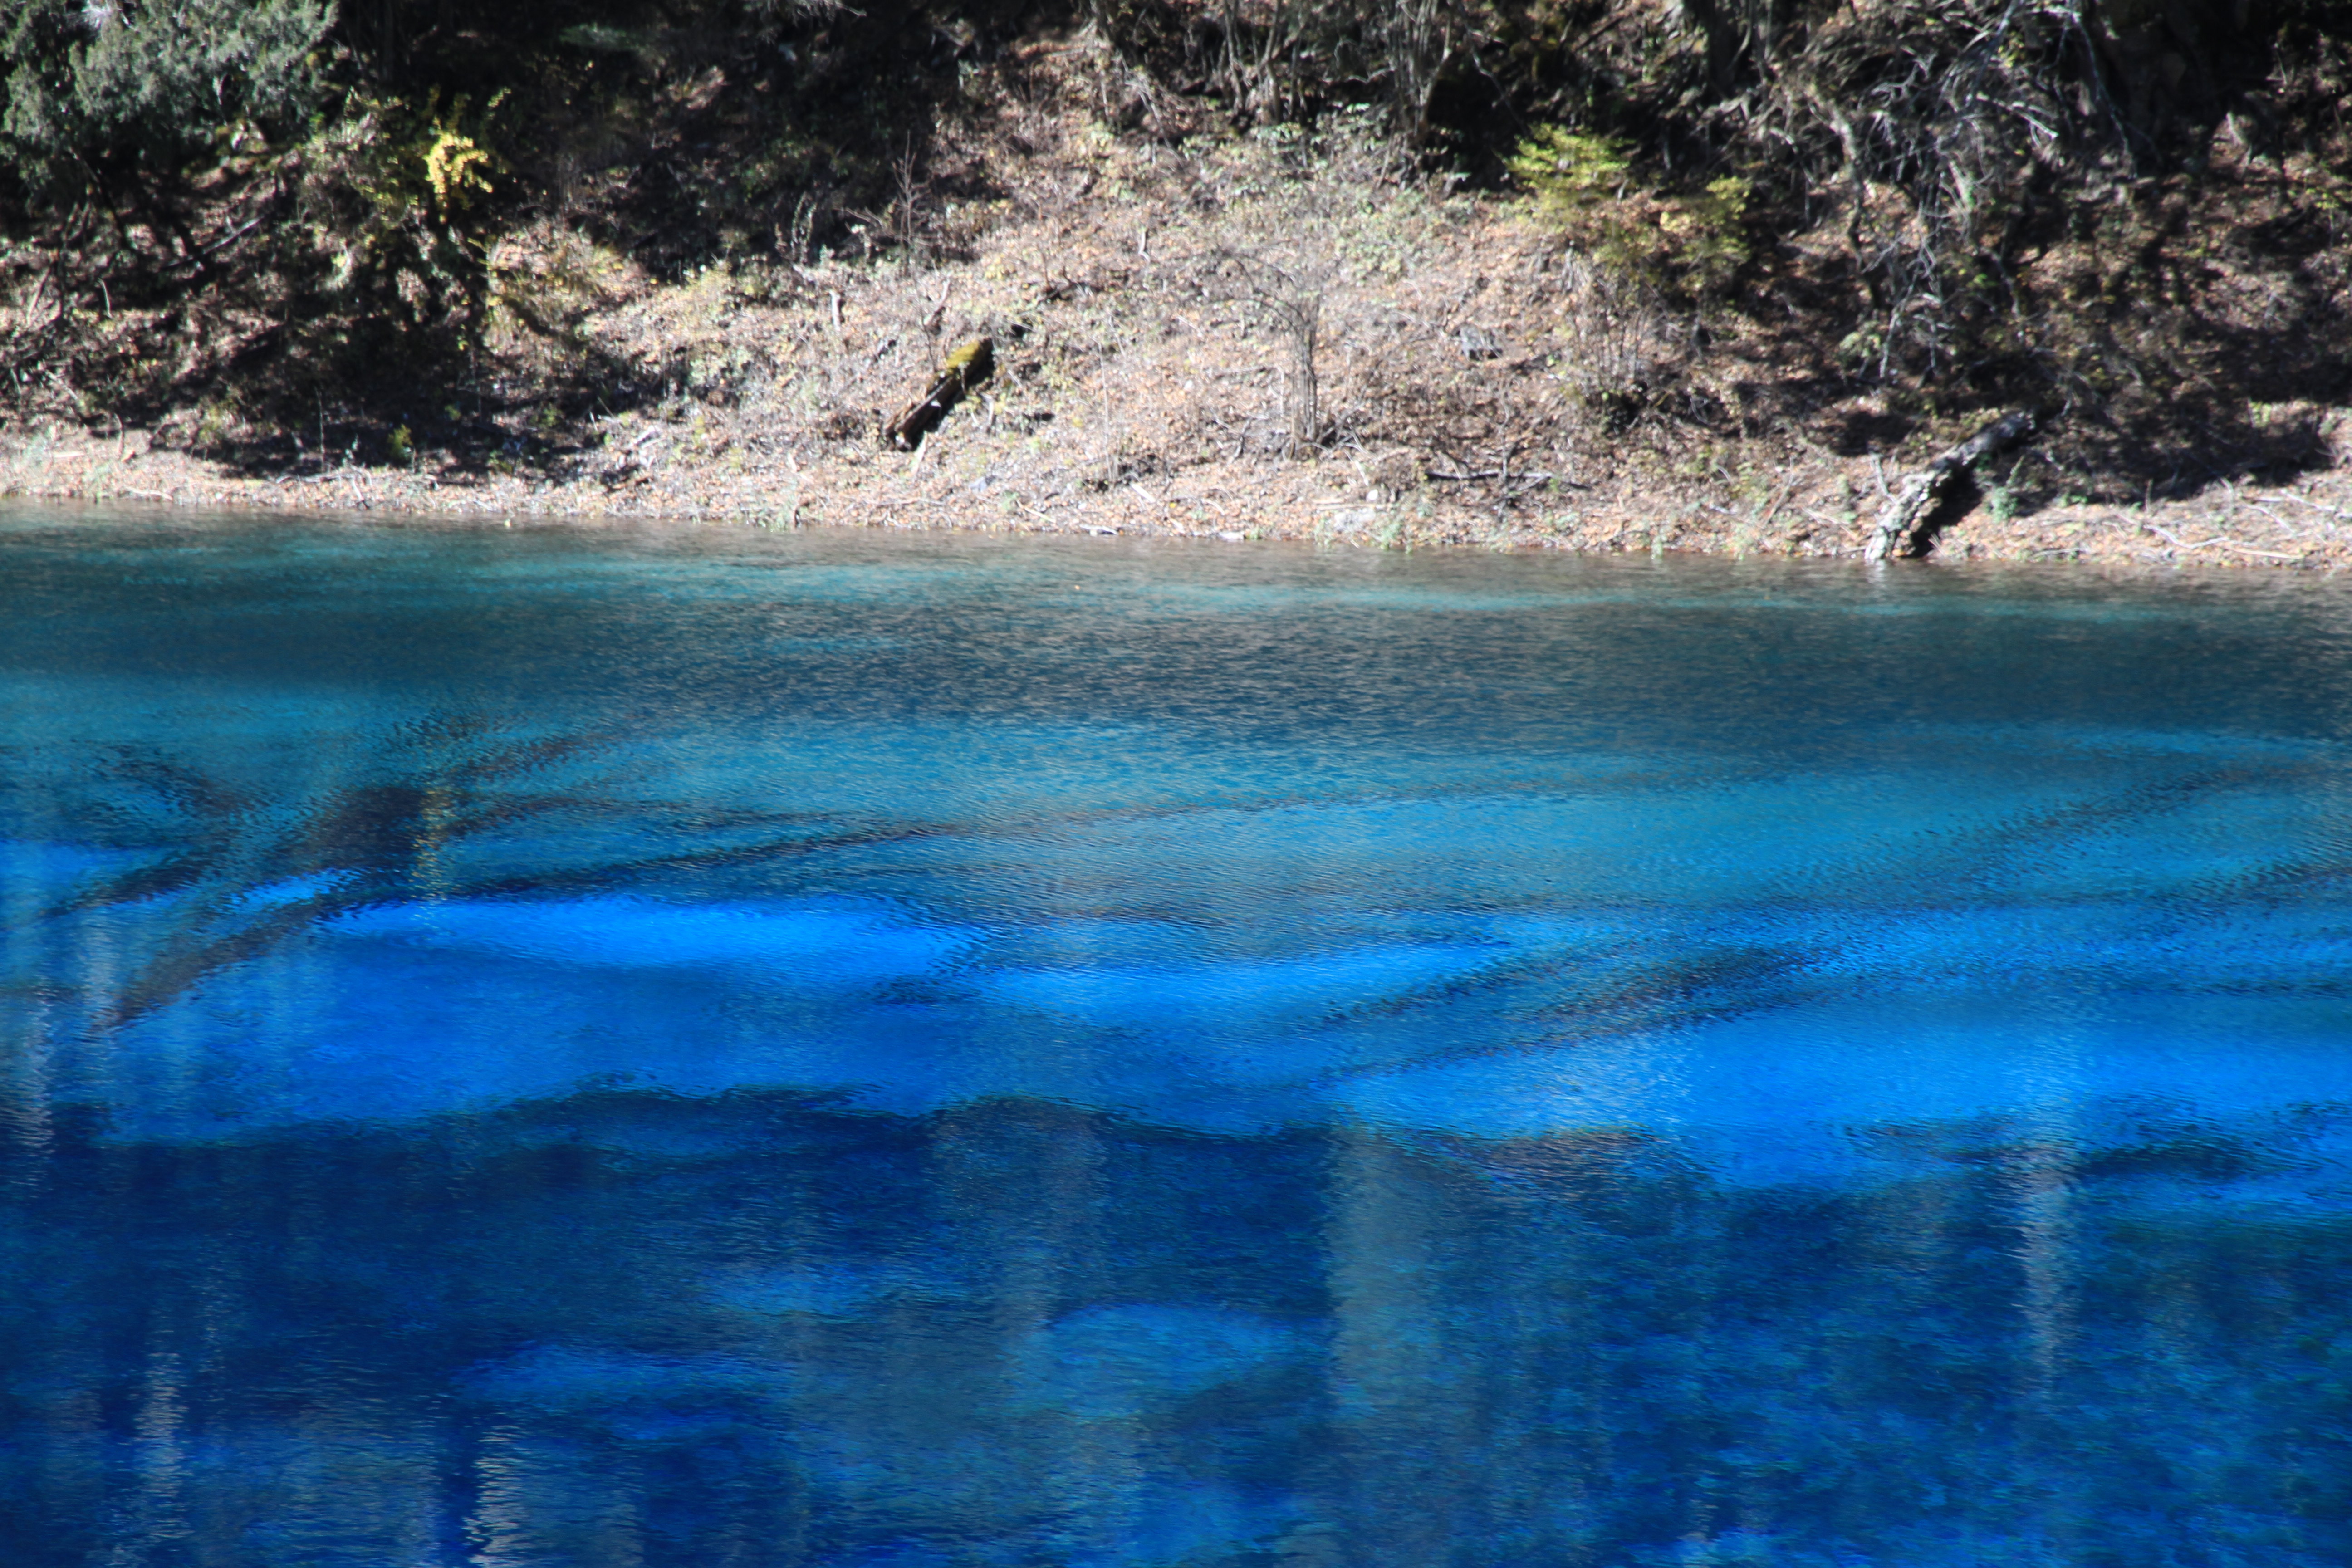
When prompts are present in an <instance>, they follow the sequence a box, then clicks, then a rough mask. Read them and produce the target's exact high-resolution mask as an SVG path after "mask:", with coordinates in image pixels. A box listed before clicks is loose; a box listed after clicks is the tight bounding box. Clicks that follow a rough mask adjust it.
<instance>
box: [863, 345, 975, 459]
mask: <svg viewBox="0 0 2352 1568" xmlns="http://www.w3.org/2000/svg"><path fill="white" fill-rule="evenodd" d="M995 370H996V343H995V341H994V340H993V339H990V338H974V339H972V340H971V342H968V343H966V344H964V345H963V346H962V347H961V348H960V349H958V350H956V352H955V353H951V354H950V355H948V363H947V367H946V368H945V369H944V370H942V371H941V372H940V377H939V379H938V380H937V381H934V382H933V383H931V389H930V390H929V392H926V393H925V394H923V395H922V396H920V397H919V398H917V399H915V401H914V402H912V403H910V404H908V405H907V406H906V407H905V408H904V409H902V410H900V411H899V414H898V417H897V418H896V419H893V420H891V421H890V422H889V423H888V424H887V425H885V426H882V438H883V439H884V440H886V441H887V442H889V443H890V445H892V446H893V447H898V450H900V451H902V452H911V451H913V450H914V449H915V448H916V447H919V446H921V445H922V444H923V437H926V436H928V435H929V434H930V433H931V432H932V431H933V430H936V429H938V428H939V424H940V420H942V419H945V418H946V417H947V416H948V413H949V411H950V409H952V408H954V407H955V405H957V404H959V403H961V402H962V401H963V399H964V397H965V396H966V395H968V394H969V393H971V391H972V389H973V388H975V387H977V386H979V385H980V384H981V383H982V382H984V381H986V380H987V379H988V378H989V377H990V376H991V375H992V374H994V373H995Z"/></svg>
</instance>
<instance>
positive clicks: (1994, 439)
mask: <svg viewBox="0 0 2352 1568" xmlns="http://www.w3.org/2000/svg"><path fill="white" fill-rule="evenodd" d="M2032 433H2033V416H2032V415H2031V414H2029V413H2027V412H2026V411H2025V410H2023V409H2018V410H2016V411H2014V412H2013V413H2009V414H2004V415H2002V416H2000V418H1999V419H1996V420H1994V421H1993V422H1992V423H1991V424H1990V425H1988V426H1985V427H1984V428H1983V429H1981V430H1979V431H1978V432H1977V433H1976V434H1975V435H1973V436H1971V437H1969V438H1968V439H1967V440H1965V441H1963V442H1961V443H1960V444H1959V445H1958V446H1957V447H1952V448H1951V449H1950V450H1949V451H1948V452H1946V453H1944V454H1943V456H1941V457H1939V458H1937V459H1936V460H1935V461H1934V462H1932V463H1930V464H1928V465H1927V467H1926V468H1922V469H1920V470H1919V471H1918V472H1917V473H1916V474H1914V475H1912V476H1911V478H1910V479H1909V480H1908V481H1906V483H1905V485H1904V486H1903V489H1901V490H1900V491H1899V492H1897V494H1896V495H1895V499H1894V500H1890V501H1888V502H1887V503H1886V510H1885V511H1882V512H1880V513H1879V514H1878V527H1877V528H1876V529H1874V530H1873V531H1872V532H1871V535H1870V549H1869V551H1868V552H1867V553H1868V555H1869V557H1870V559H1871V560H1873V561H1884V560H1885V559H1886V558H1887V557H1888V556H1890V555H1908V554H1910V553H1911V552H1913V551H1914V550H1916V549H1917V548H1918V545H1919V535H1918V529H1919V525H1920V523H1922V522H1923V521H1926V520H1927V514H1928V512H1930V511H1931V510H1934V508H1935V505H1936V501H1937V499H1938V498H1939V497H1941V496H1942V495H1943V493H1944V487H1945V486H1947V485H1948V484H1950V483H1951V482H1952V479H1953V477H1954V476H1955V475H1958V474H1964V473H1966V472H1968V470H1969V468H1974V467H1975V466H1976V465H1977V464H1978V463H1979V462H1981V461H1982V460H1983V459H1985V458H1990V457H1991V456H1992V455H1993V454H1994V453H1995V452H1998V451H2000V449H2001V448H2002V447H2009V446H2013V445H2015V444H2016V443H2017V442H2019V441H2021V440H2023V439H2024V438H2025V437H2028V436H2030V435H2032Z"/></svg>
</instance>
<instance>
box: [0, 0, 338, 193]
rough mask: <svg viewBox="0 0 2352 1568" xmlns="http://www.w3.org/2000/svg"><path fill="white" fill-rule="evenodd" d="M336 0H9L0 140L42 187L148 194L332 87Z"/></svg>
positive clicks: (3, 31) (299, 117) (291, 117)
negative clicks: (327, 64)
mask: <svg viewBox="0 0 2352 1568" xmlns="http://www.w3.org/2000/svg"><path fill="white" fill-rule="evenodd" d="M332 19H333V18H332V14H331V6H330V5H329V4H327V0H88V3H85V0H0V60H5V68H6V73H7V74H6V79H5V88H0V142H5V147H6V150H7V153H8V154H9V157H10V161H11V162H12V163H13V164H14V165H15V168H16V174H17V177H18V178H19V179H20V180H22V181H23V182H24V185H25V187H26V190H27V192H28V193H29V194H30V195H33V196H35V197H36V198H43V197H46V198H49V199H62V200H67V201H71V200H78V199H79V198H81V197H82V196H84V195H95V196H98V197H100V199H101V200H106V201H109V202H111V201H113V200H117V199H121V198H123V197H126V196H128V197H131V198H133V199H134V200H135V199H138V198H140V197H142V196H152V195H153V194H154V193H155V192H157V191H159V190H161V189H164V188H167V187H169V186H171V185H173V184H177V183H179V182H181V181H183V180H184V179H186V178H187V177H188V176H189V175H190V174H192V173H197V172H201V170H202V169H203V168H205V167H208V166H211V165H214V164H216V163H218V162H219V161H220V160H221V159H222V158H224V157H226V156H228V155H230V154H232V153H236V152H237V151H239V150H240V146H241V143H243V142H245V141H246V140H247V138H248V137H251V136H256V135H257V136H259V137H260V138H263V139H265V140H268V141H273V142H274V141H278V140H282V139H284V138H286V137H287V136H289V135H290V134H293V133H295V132H298V131H299V129H300V127H301V126H302V125H303V124H304V122H305V121H307V120H308V118H309V117H310V113H311V111H312V110H314V109H315V108H316V107H317V105H318V103H319V100H320V93H321V90H322V88H323V81H322V59H321V51H322V48H323V46H324V44H325V41H326V37H327V30H328V27H329V26H330V25H331V21H332Z"/></svg>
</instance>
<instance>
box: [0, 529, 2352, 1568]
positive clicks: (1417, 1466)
mask: <svg viewBox="0 0 2352 1568" xmlns="http://www.w3.org/2000/svg"><path fill="white" fill-rule="evenodd" d="M2347 611H2352V595H2347V593H2346V591H2344V590H2342V589H2340V588H2337V587H2336V586H2335V585H2333V584H2328V583H2325V582H2313V581H2308V580H2304V579H2287V578H2271V579H2252V578H2222V577H2214V578H2207V579H2199V578H2192V577H2182V578H2150V579H2147V580H2143V581H2114V580H2106V579H2101V578H2098V577H2095V576H2092V575H2090V574H2072V573H2070V574H2054V573H2053V574H2038V573H2017V574H1998V573H1990V572H1982V573H1942V572H1937V571H1934V570H1926V569H1921V570H1897V571H1892V572H1886V573H1882V574H1875V575H1873V574H1868V573H1866V572H1864V571H1862V570H1860V569H1852V568H1847V567H1843V566H1839V567H1819V566H1812V567H1807V566H1797V565H1786V564H1769V563H1723V562H1709V563H1648V562H1641V563H1617V562H1578V561H1572V560H1552V559H1530V558H1525V557H1517V558H1495V557H1488V556H1471V555H1457V554H1440V555H1430V554H1420V555H1412V556H1404V555H1384V554H1376V553H1368V552H1337V553H1314V552H1306V551H1303V550H1301V551H1290V550H1286V549H1281V548H1276V547H1256V546H1251V547H1234V546H1217V547H1206V548H1203V547H1187V546H1181V545H1175V544H1162V545H1156V546H1154V545H1139V544H1135V543H1131V542H1110V541H1089V542H1085V543H1083V544H1079V543H1071V542H1045V541H1034V540H1031V541H1003V540H990V539H984V538H970V539H952V540H944V539H922V538H913V539H908V538H891V537H885V536H879V535H867V534H861V533H850V534H834V535H818V534H813V533H812V534H762V533H744V532H738V531H719V530H681V531H625V532H594V531H584V530H583V531H572V530H561V529H543V530H530V529H517V530H511V531H509V530H505V529H473V530H467V529H456V528H441V527H427V526H424V525H415V526H406V527H402V526H371V527H362V526H357V525H349V526H345V525H336V524H317V525H289V524H287V523H283V522H277V521H270V522H261V521H239V520H236V519H226V518H225V519H208V520H198V521H158V520H156V519H155V518H153V517H152V516H150V517H145V518H138V517H121V516H106V515H102V514H78V515H74V516H70V517H69V516H67V515H65V514H61V513H57V512H46V513H45V512H39V511H26V510H18V511H16V512H14V513H0V764H5V765H4V766H0V918H5V932H6V935H5V952H0V959H5V967H0V1042H5V1043H4V1044H0V1278H5V1281H6V1287H5V1293H0V1562H5V1563H9V1564H11V1565H16V1564H24V1565H26V1568H47V1565H50V1564H58V1565H65V1564H83V1563H92V1564H95V1563H109V1564H114V1563H121V1564H155V1565H159V1568H161V1565H172V1568H178V1565H182V1564H190V1565H194V1564H204V1565H212V1564H223V1565H227V1564H235V1565H237V1568H245V1565H255V1568H279V1565H281V1564H282V1565H286V1568H296V1565H299V1568H343V1565H346V1564H348V1565H351V1568H428V1565H429V1568H445V1565H446V1568H457V1565H459V1564H466V1565H479V1568H521V1565H525V1564H548V1565H562V1568H572V1565H579V1568H590V1565H597V1568H602V1565H605V1564H613V1565H645V1568H656V1565H658V1568H705V1565H708V1568H721V1565H730V1568H731V1565H736V1564H747V1565H748V1564H843V1565H848V1564H860V1565H873V1568H945V1565H963V1564H1005V1565H1027V1564H1045V1565H1064V1564H1071V1565H1076V1564H1105V1565H1108V1564H1121V1565H1125V1564H1135V1565H1146V1564H1150V1565H1159V1564H1166V1565H1171V1568H1175V1565H1180V1564H1181V1565H1186V1568H1206V1565H1210V1564H1235V1565H1240V1564H1249V1565H1254V1568H1341V1565H1348V1568H1357V1565H1373V1564H1377V1565H1381V1568H1389V1565H1395V1568H1418V1565H1421V1564H1447V1565H1455V1564H1459V1565H1465V1568H1468V1565H1474V1564H1475V1565H1486V1564H1494V1565H1497V1568H1500V1565H1504V1564H1512V1565H1520V1564H1554V1563H1557V1564H1594V1565H1597V1568H1613V1565H1618V1564H1624V1565H1628V1568H1643V1565H1650V1564H1699V1563H1739V1564H1802V1565H1805V1568H1832V1565H1834V1568H1859V1565H1871V1568H1897V1565H1900V1568H1947V1565H1949V1568H1979V1565H1983V1564H1993V1563H2020V1564H2026V1563H2031V1564H2069V1565H2072V1564H2083V1565H2102V1568H2104V1565H2107V1564H2115V1565H2118V1568H2120V1565H2123V1564H2133V1565H2142V1564H2149V1565H2162V1568H2189V1565H2200V1568H2201V1565H2206V1564H2214V1565H2221V1564H2230V1565H2237V1564H2244V1565H2249V1568H2254V1565H2259V1568H2304V1565H2312V1568H2317V1565H2322V1564H2326V1565H2331V1568H2333V1565H2337V1564H2341V1563H2344V1562H2346V1561H2347V1560H2352V1531H2347V1528H2346V1526H2345V1525H2344V1523H2343V1522H2342V1521H2341V1520H2340V1518H2339V1517H2338V1516H2339V1515H2340V1514H2342V1513H2343V1512H2344V1510H2343V1509H2342V1507H2341V1499H2342V1498H2343V1497H2344V1496H2346V1495H2347V1491H2352V1473H2347V1472H2352V1458H2348V1457H2347V1456H2352V1449H2347V1447H2346V1442H2347V1436H2352V1433H2347V1425H2348V1424H2352V1423H2348V1422H2347V1416H2352V1409H2347V1391H2352V1337H2347V1328H2352V1301H2347V1290H2346V1280H2347V1263H2352V1225H2347V1215H2352V1032H2347V1022H2352V1020H2347V1000H2346V989H2347V974H2352V971H2348V970H2347V958H2352V898H2347V871H2352V858H2347V844H2348V843H2352V834H2348V833H2347V830H2348V829H2352V795H2347V790H2346V788H2345V780H2346V779H2347V773H2346V771H2345V765H2344V764H2345V762H2346V759H2347V720H2352V631H2347V628H2352V616H2347Z"/></svg>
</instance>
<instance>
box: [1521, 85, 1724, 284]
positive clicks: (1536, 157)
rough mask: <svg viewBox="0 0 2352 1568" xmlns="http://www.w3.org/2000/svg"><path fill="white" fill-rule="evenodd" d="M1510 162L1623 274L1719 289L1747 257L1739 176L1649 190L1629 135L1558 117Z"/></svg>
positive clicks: (1541, 205) (1550, 213) (1592, 252)
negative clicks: (1570, 125) (1625, 138)
mask: <svg viewBox="0 0 2352 1568" xmlns="http://www.w3.org/2000/svg"><path fill="white" fill-rule="evenodd" d="M1508 163H1509V167H1510V171H1511V173H1512V174H1514V175H1515V176H1517V179H1518V181H1519V183H1520V184H1524V185H1525V186H1527V187H1528V191H1529V192H1530V193H1532V195H1533V196H1534V199H1535V205H1536V210H1537V211H1538V213H1539V214H1541V215H1542V216H1544V218H1545V219H1546V220H1547V221H1549V222H1550V223H1552V224H1554V225H1555V226H1558V227H1559V228H1560V229H1561V230H1562V231H1563V232H1564V233H1565V234H1566V235H1567V237H1568V239H1569V242H1570V244H1571V245H1574V246H1576V247H1578V248H1579V249H1580V250H1582V251H1583V252H1585V253H1586V255H1587V256H1588V257H1589V258H1590V259H1591V260H1592V261H1593V262H1594V263H1596V264H1597V265H1599V266H1600V267H1601V268H1604V269H1605V270H1607V271H1609V272H1611V273H1613V274H1614V275H1616V276H1617V277H1618V278H1620V279H1623V280H1624V281H1627V282H1633V283H1639V284H1644V285H1648V286H1651V287H1654V288H1658V289H1664V290H1666V291H1669V292H1675V293H1685V294H1689V295H1694V296H1706V295H1711V294H1717V293H1720V292H1721V291H1722V290H1723V289H1725V288H1726V287H1727V285H1728V284H1729V283H1730V281H1731V279H1732V278H1733V276H1734V275H1735V274H1736V273H1737V272H1738V270H1739V268H1740V267H1741V266H1742V265H1744V264H1745V263H1746V262H1747V260H1748V230H1747V219H1748V203H1749V199H1750V193H1749V187H1748V182H1747V181H1746V180H1744V179H1741V178H1740V177H1738V175H1736V174H1727V175H1724V176H1721V177H1719V178H1717V179H1715V180H1711V181H1709V182H1708V183H1707V184H1706V185H1704V186H1702V187H1700V188H1699V189H1697V190H1696V191H1685V192H1682V193H1679V194H1666V193H1661V192H1657V191H1653V190H1648V189H1645V188H1643V184H1642V183H1641V182H1640V181H1639V180H1638V179H1637V177H1636V175H1635V173H1634V168H1633V149H1632V148H1631V147H1630V146H1629V145H1628V144H1627V143H1626V142H1622V141H1620V140H1618V139H1617V138H1615V137H1611V136H1600V135H1594V134H1591V133H1590V132H1578V131H1570V130H1567V129H1565V128H1563V127H1561V126H1557V125H1551V126H1545V127H1543V128H1541V129H1539V130H1538V131H1537V132H1535V133H1534V134H1533V135H1531V136H1529V137H1528V138H1527V139H1526V140H1525V141H1523V142H1520V143H1519V145H1518V149H1517V152H1516V153H1513V154H1512V156H1511V158H1510V159H1509V161H1508Z"/></svg>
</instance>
